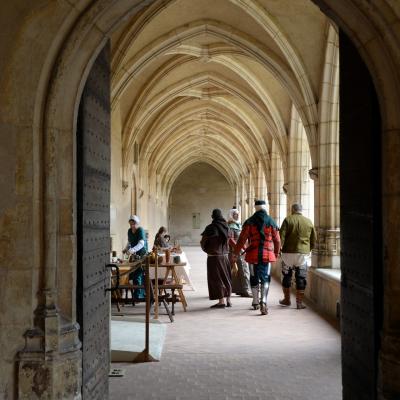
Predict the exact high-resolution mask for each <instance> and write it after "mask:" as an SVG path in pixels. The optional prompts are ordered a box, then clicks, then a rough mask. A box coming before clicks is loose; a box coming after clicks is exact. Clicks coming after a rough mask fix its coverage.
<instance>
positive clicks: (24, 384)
mask: <svg viewBox="0 0 400 400" xmlns="http://www.w3.org/2000/svg"><path fill="white" fill-rule="evenodd" d="M78 331H79V326H78V324H71V323H68V322H65V321H64V324H63V326H62V327H61V328H60V329H57V330H55V332H52V335H51V336H52V338H51V341H52V342H55V343H57V346H55V349H56V350H51V351H50V350H48V351H45V343H46V340H45V339H46V338H45V334H44V332H43V331H42V330H41V329H39V328H34V329H31V330H29V331H27V332H26V333H25V341H26V342H25V348H24V349H23V350H22V351H20V352H19V353H18V356H17V371H18V399H20V400H25V399H26V400H27V399H30V400H31V399H48V400H53V399H63V400H80V399H81V398H82V396H81V391H82V352H81V350H80V347H81V343H80V341H79V338H78Z"/></svg>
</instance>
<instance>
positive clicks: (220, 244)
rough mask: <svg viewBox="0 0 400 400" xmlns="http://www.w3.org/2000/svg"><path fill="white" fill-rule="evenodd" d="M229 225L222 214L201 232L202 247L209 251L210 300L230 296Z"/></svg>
mask: <svg viewBox="0 0 400 400" xmlns="http://www.w3.org/2000/svg"><path fill="white" fill-rule="evenodd" d="M228 230H229V229H228V225H227V223H226V221H225V220H224V219H223V218H222V215H221V216H217V218H214V219H213V222H212V223H211V224H210V225H207V227H206V229H205V230H204V232H203V233H202V234H201V235H202V239H201V242H200V244H201V248H202V249H203V251H204V252H206V253H207V255H208V257H207V283H208V293H209V298H210V300H217V299H222V298H224V297H230V295H231V293H232V278H231V267H230V264H229V259H228Z"/></svg>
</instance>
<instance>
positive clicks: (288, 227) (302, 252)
mask: <svg viewBox="0 0 400 400" xmlns="http://www.w3.org/2000/svg"><path fill="white" fill-rule="evenodd" d="M302 211H303V206H302V205H301V204H299V203H295V204H293V205H292V214H291V215H289V216H288V217H286V218H285V219H284V221H283V222H282V226H281V229H280V231H279V233H280V236H281V251H282V253H281V258H282V290H283V294H284V298H283V299H282V300H279V303H280V304H281V305H282V306H290V305H291V301H290V286H291V283H292V275H293V271H294V275H295V280H296V308H297V309H298V310H301V309H303V308H305V306H304V304H303V298H304V291H305V289H306V286H307V269H308V261H309V259H310V253H311V251H312V250H313V249H314V247H315V243H316V233H315V228H314V225H313V223H312V222H311V220H310V219H308V218H306V217H305V216H303V214H302Z"/></svg>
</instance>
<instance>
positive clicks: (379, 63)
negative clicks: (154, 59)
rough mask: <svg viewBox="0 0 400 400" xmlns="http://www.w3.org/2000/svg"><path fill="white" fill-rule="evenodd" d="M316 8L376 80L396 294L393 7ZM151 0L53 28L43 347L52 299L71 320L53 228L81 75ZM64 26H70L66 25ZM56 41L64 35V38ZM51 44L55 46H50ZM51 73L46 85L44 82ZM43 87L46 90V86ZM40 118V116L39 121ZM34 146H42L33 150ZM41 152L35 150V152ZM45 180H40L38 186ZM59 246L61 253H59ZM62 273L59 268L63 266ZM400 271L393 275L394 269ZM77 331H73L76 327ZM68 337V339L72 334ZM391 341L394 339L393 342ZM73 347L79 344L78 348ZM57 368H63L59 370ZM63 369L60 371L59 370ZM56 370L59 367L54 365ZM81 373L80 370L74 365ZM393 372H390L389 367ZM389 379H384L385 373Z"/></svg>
mask: <svg viewBox="0 0 400 400" xmlns="http://www.w3.org/2000/svg"><path fill="white" fill-rule="evenodd" d="M314 2H315V3H316V4H318V5H319V6H320V7H321V9H322V10H323V11H324V12H325V13H326V14H327V15H329V16H330V17H331V18H332V19H333V20H334V21H335V22H336V23H337V24H338V25H339V26H340V27H341V28H342V29H343V30H344V31H345V32H346V33H347V34H348V36H349V37H350V39H351V40H352V41H353V43H355V45H356V47H357V49H358V51H359V52H360V54H361V56H362V58H363V60H364V62H365V63H366V64H367V66H368V69H369V70H370V72H371V75H372V78H373V80H374V83H375V87H376V88H377V92H378V98H379V102H380V107H381V114H382V119H383V121H382V125H383V132H382V135H383V149H382V154H383V155H384V157H382V159H383V162H382V178H383V198H384V200H383V205H382V208H383V226H382V237H383V246H384V248H385V259H384V260H382V264H383V267H384V271H385V272H384V273H385V283H387V286H386V291H385V294H384V296H385V304H387V305H389V304H390V301H391V300H393V299H394V298H395V295H396V293H397V292H396V290H398V287H399V286H400V282H399V281H398V280H399V278H398V277H397V278H396V277H394V278H393V279H390V280H389V276H391V275H394V274H392V272H393V269H395V268H398V267H397V266H398V265H399V264H400V260H399V259H398V252H397V247H396V245H395V243H393V241H392V240H391V239H392V238H393V237H397V236H398V229H399V228H398V224H397V223H396V221H395V220H394V219H391V220H389V219H387V218H386V216H387V215H388V213H391V215H392V216H393V215H394V214H393V213H394V211H395V210H397V209H398V205H399V201H400V198H399V196H398V195H396V193H398V190H397V189H398V188H397V187H396V185H397V182H399V181H400V179H399V174H400V172H399V171H398V170H397V168H396V162H397V160H398V156H399V154H398V153H399V150H398V136H399V133H400V115H399V114H398V112H397V110H398V108H399V106H400V88H399V73H398V71H399V70H400V68H399V64H400V63H399V59H398V50H397V49H398V41H399V38H398V36H396V32H395V31H394V28H393V27H392V26H391V23H390V22H391V21H395V20H396V16H395V12H394V11H393V10H392V9H391V8H390V6H389V5H388V2H385V1H383V0H381V1H379V2H377V3H379V5H381V6H382V7H378V5H374V6H371V5H366V3H365V2H363V1H361V0H358V1H356V0H354V1H352V2H348V1H344V0H343V1H337V0H326V1H323V0H319V1H317V0H314ZM151 3H153V2H152V1H140V2H137V1H131V2H129V1H127V2H123V3H121V2H119V1H112V2H109V1H101V0H99V1H96V2H93V3H92V5H91V6H90V7H89V8H87V9H85V10H77V9H75V10H74V15H73V16H72V17H71V21H70V22H71V23H70V28H71V30H66V29H65V27H63V30H62V32H59V35H57V41H58V43H59V49H60V50H59V52H58V53H56V52H54V51H53V52H52V55H51V56H49V57H50V59H49V60H48V62H49V63H50V65H52V66H53V67H52V68H51V69H50V70H49V71H48V76H46V77H45V78H44V79H43V80H42V84H43V87H42V92H41V93H48V95H47V96H45V95H43V96H42V98H40V99H39V101H38V104H39V108H40V110H39V111H38V112H37V115H38V117H37V122H38V125H37V126H40V128H38V129H37V131H36V132H37V134H38V136H39V137H40V134H39V132H40V130H41V129H42V128H43V139H44V150H43V154H44V159H43V164H42V169H41V173H42V175H41V176H42V180H40V179H39V181H37V182H36V183H37V184H38V185H39V188H38V190H39V191H43V201H42V203H41V209H42V214H43V221H44V224H43V236H42V239H43V240H45V241H46V243H47V246H44V245H43V248H44V249H45V254H44V257H43V263H42V265H43V276H44V280H43V285H42V297H41V302H42V304H40V305H41V306H42V308H43V309H44V312H43V313H42V315H41V318H42V320H43V326H44V327H45V329H44V335H45V343H46V349H48V350H53V351H54V352H55V353H57V352H58V351H59V347H58V344H59V343H58V342H59V341H58V335H57V333H55V332H59V331H60V328H61V324H62V323H61V321H60V318H59V313H58V311H57V307H56V305H60V304H61V310H60V311H61V312H62V313H63V314H64V315H65V316H67V317H68V318H69V323H70V324H73V323H74V322H75V320H76V315H75V305H74V296H73V292H74V290H72V291H71V292H70V293H64V294H63V298H62V299H59V298H58V297H59V293H57V289H56V288H57V272H60V271H63V272H62V274H70V275H72V276H73V273H72V271H73V268H74V263H73V262H71V260H74V259H75V232H74V230H73V229H71V230H70V231H68V232H64V231H60V230H59V229H58V226H59V222H60V220H62V221H66V222H67V223H68V226H70V227H74V224H75V220H74V214H75V213H74V211H75V209H76V204H75V188H74V179H73V176H74V171H73V170H71V169H70V168H65V164H67V165H70V166H72V165H74V140H73V138H74V137H75V135H74V133H75V121H76V115H77V107H78V103H79V99H80V95H81V92H82V89H83V85H84V82H85V81H86V77H87V74H88V71H89V70H90V67H91V65H92V63H93V62H94V60H95V58H96V56H97V54H98V52H99V50H100V49H101V48H102V46H103V45H104V43H105V41H106V40H107V38H108V35H109V33H110V31H111V30H112V29H114V28H115V27H116V26H117V25H118V23H119V22H120V21H122V20H123V19H124V18H126V17H127V16H129V15H133V14H134V13H136V12H138V11H139V10H140V9H141V8H143V7H145V6H146V5H148V4H151ZM67 31H68V33H67ZM60 43H63V44H62V45H61V44H60ZM52 50H53V49H52ZM48 81H50V83H49V85H47V84H46V83H45V82H48ZM46 88H47V90H46ZM41 122H43V124H41ZM38 151H39V153H40V152H41V150H38ZM39 158H40V157H39ZM42 184H43V186H42ZM60 246H63V255H64V257H63V258H61V257H57V255H58V253H59V252H60ZM60 274H61V272H60ZM397 276H398V275H397ZM396 279H397V280H396ZM398 314H399V312H398V310H396V309H395V308H390V307H385V319H384V322H383V339H382V343H383V346H382V352H381V360H380V361H381V366H380V374H381V379H382V381H381V385H382V386H385V387H387V388H389V390H390V387H391V385H392V387H393V388H394V385H395V382H394V379H393V380H392V381H391V380H390V376H393V377H394V376H396V373H395V372H389V371H396V370H397V371H398V370H399V365H398V364H395V363H394V362H393V361H391V359H390V357H389V353H390V349H391V348H393V347H394V346H395V343H396V340H397V339H396V337H398V325H397V321H398V320H399V315H398ZM75 334H76V333H75ZM71 340H72V341H73V339H71ZM394 348H396V347H394ZM75 351H76V352H78V350H75ZM61 371H62V370H61ZM61 371H60V372H61ZM54 373H55V374H57V373H56V372H54ZM77 373H78V374H79V371H77ZM391 374H393V375H391ZM388 379H389V380H388Z"/></svg>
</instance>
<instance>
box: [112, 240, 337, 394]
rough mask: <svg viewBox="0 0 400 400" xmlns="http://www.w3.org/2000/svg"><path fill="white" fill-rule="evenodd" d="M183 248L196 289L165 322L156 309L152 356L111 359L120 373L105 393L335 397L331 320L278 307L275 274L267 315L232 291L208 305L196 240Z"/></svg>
mask: <svg viewBox="0 0 400 400" xmlns="http://www.w3.org/2000/svg"><path fill="white" fill-rule="evenodd" d="M185 251H186V254H187V256H188V259H189V261H190V263H191V265H192V270H191V276H192V278H193V281H194V284H195V286H196V289H197V290H196V291H195V292H190V291H189V292H186V296H187V300H188V303H189V308H188V312H186V313H184V312H183V311H182V308H181V306H180V304H178V305H177V311H176V318H175V322H174V323H172V324H171V323H170V322H169V319H168V317H167V316H166V315H162V316H161V320H162V321H163V322H165V323H166V324H168V329H167V339H166V343H165V347H164V350H163V355H162V357H161V361H160V362H155V363H143V364H119V363H118V364H112V366H113V367H117V368H124V369H125V376H124V377H122V378H116V377H114V378H110V399H113V400H114V399H115V400H120V399H121V400H128V399H142V400H146V399H162V400H172V399H176V400H178V399H195V400H206V399H207V400H208V399H209V400H222V399H227V400H228V399H254V400H256V399H268V400H275V399H276V400H322V399H324V400H339V399H341V366H340V335H339V333H338V330H337V329H336V328H335V327H334V326H332V324H330V323H329V322H328V321H326V320H325V319H323V318H321V316H319V315H318V314H316V313H315V312H313V311H312V310H311V309H310V308H307V309H306V310H301V311H298V310H296V309H294V308H282V307H280V306H279V305H278V299H279V297H280V296H281V290H280V286H279V283H278V282H276V281H273V282H272V287H271V291H270V295H269V315H267V316H261V315H260V314H259V312H258V311H252V310H250V307H249V306H250V304H251V299H248V298H240V297H236V296H234V297H233V299H232V303H233V307H232V308H227V309H219V310H218V309H212V310H211V309H210V308H209V306H210V305H212V304H213V303H214V302H211V301H210V300H208V297H207V295H208V292H207V282H206V256H205V254H204V253H202V252H201V250H200V248H197V247H188V248H186V249H185ZM293 300H294V299H292V301H293ZM139 307H143V305H139V306H137V307H136V309H137V311H138V312H140V311H141V309H140V308H139ZM143 309H144V308H143Z"/></svg>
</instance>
